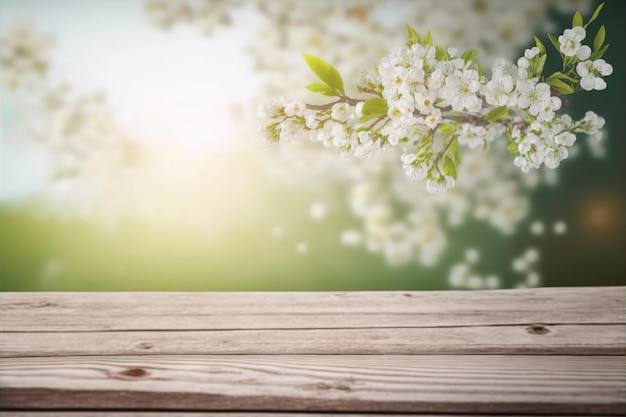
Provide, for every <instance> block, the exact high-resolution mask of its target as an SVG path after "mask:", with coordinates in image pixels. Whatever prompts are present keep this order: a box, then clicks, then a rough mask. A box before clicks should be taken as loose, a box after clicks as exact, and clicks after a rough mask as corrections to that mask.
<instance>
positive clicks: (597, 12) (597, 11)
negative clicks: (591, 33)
mask: <svg viewBox="0 0 626 417" xmlns="http://www.w3.org/2000/svg"><path fill="white" fill-rule="evenodd" d="M603 7H604V3H600V5H599V6H598V7H597V8H596V10H595V11H594V12H593V15H592V16H591V19H589V21H588V22H587V24H586V25H585V26H584V28H585V29H587V26H589V23H591V22H593V21H594V20H596V18H597V17H598V15H599V14H600V10H602V8H603Z"/></svg>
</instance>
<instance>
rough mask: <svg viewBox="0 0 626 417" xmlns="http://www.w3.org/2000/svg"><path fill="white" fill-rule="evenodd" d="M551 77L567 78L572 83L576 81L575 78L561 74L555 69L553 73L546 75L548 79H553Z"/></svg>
mask: <svg viewBox="0 0 626 417" xmlns="http://www.w3.org/2000/svg"><path fill="white" fill-rule="evenodd" d="M553 78H559V79H562V80H567V81H570V82H573V83H577V82H578V80H577V79H576V78H574V77H570V76H569V75H567V74H563V73H562V72H560V71H556V72H555V73H554V74H552V75H550V76H549V77H548V80H550V79H553Z"/></svg>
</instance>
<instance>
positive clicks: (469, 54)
mask: <svg viewBox="0 0 626 417" xmlns="http://www.w3.org/2000/svg"><path fill="white" fill-rule="evenodd" d="M479 53H480V51H479V50H477V49H473V50H470V51H465V52H463V55H461V58H463V61H465V63H466V64H467V63H468V62H470V61H473V60H475V59H476V58H478V54H479Z"/></svg>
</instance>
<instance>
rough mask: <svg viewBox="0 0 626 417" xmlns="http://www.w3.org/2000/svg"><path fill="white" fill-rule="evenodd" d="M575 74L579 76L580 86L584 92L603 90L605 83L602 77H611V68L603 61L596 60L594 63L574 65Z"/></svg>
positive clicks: (586, 62) (585, 62)
mask: <svg viewBox="0 0 626 417" xmlns="http://www.w3.org/2000/svg"><path fill="white" fill-rule="evenodd" d="M576 72H577V73H578V75H580V76H581V79H580V86H581V87H582V88H583V89H584V90H587V91H590V90H604V89H605V88H606V81H604V80H603V79H602V77H605V76H607V75H611V74H612V73H613V66H611V64H608V63H607V62H606V61H605V60H603V59H596V60H595V61H584V62H579V63H578V65H576Z"/></svg>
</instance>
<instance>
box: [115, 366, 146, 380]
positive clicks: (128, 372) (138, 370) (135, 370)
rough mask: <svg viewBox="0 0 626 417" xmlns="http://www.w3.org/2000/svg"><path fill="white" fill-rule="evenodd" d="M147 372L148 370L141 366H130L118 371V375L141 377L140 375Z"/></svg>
mask: <svg viewBox="0 0 626 417" xmlns="http://www.w3.org/2000/svg"><path fill="white" fill-rule="evenodd" d="M147 374H148V372H147V371H146V370H145V369H141V368H130V369H127V370H125V371H122V372H120V375H124V376H129V377H131V378H141V377H142V376H145V375H147Z"/></svg>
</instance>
